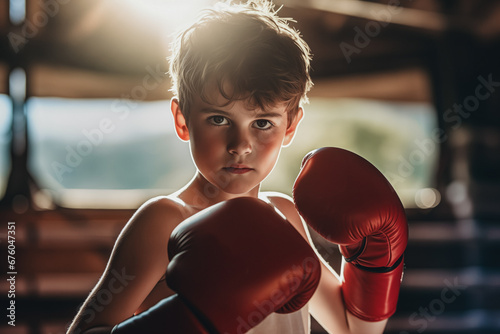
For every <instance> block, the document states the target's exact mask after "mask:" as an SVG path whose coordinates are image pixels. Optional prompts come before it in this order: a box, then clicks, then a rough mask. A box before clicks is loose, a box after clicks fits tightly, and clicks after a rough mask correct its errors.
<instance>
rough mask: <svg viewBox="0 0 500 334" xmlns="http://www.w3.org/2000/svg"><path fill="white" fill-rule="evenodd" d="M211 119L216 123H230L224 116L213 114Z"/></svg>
mask: <svg viewBox="0 0 500 334" xmlns="http://www.w3.org/2000/svg"><path fill="white" fill-rule="evenodd" d="M209 120H210V122H211V123H212V124H214V125H226V124H228V123H229V122H228V121H227V119H226V118H225V117H224V116H212V117H210V118H209Z"/></svg>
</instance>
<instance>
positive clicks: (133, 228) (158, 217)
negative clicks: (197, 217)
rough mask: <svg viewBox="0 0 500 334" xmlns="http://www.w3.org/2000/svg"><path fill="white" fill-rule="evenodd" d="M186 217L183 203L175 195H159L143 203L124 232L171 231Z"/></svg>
mask: <svg viewBox="0 0 500 334" xmlns="http://www.w3.org/2000/svg"><path fill="white" fill-rule="evenodd" d="M185 218H187V217H186V212H185V210H184V207H183V205H182V203H180V202H179V201H177V200H176V199H175V198H173V197H169V196H158V197H154V198H151V199H150V200H148V201H146V202H145V203H144V204H143V205H141V206H140V207H139V208H138V209H137V210H136V212H135V213H134V214H133V216H132V218H130V220H129V222H128V223H127V225H126V226H125V228H124V230H123V232H124V233H135V232H138V231H139V230H140V231H145V232H152V231H154V232H155V233H161V232H165V233H168V235H170V232H171V231H172V230H173V229H174V228H175V227H176V226H177V225H178V224H179V223H180V222H182V221H183V220H184V219H185Z"/></svg>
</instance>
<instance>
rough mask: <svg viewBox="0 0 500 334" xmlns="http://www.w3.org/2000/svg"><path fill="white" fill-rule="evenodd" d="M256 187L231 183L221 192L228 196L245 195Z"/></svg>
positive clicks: (254, 185)
mask: <svg viewBox="0 0 500 334" xmlns="http://www.w3.org/2000/svg"><path fill="white" fill-rule="evenodd" d="M238 183H240V184H238ZM256 187H258V184H252V185H250V184H241V182H234V183H233V182H231V183H230V184H228V185H226V187H224V188H223V189H221V190H222V191H224V192H225V193H227V194H230V195H247V194H248V193H249V192H251V191H252V190H253V189H255V188H256Z"/></svg>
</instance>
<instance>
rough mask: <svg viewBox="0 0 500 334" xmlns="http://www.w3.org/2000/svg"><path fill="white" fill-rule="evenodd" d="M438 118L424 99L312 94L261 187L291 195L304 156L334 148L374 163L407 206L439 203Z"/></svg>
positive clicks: (429, 205)
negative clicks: (385, 99) (435, 182)
mask: <svg viewBox="0 0 500 334" xmlns="http://www.w3.org/2000/svg"><path fill="white" fill-rule="evenodd" d="M436 128H437V118H436V115H435V111H434V109H433V107H432V106H431V105H429V104H425V103H400V102H397V103H396V102H383V101H379V100H369V99H341V98H339V99H329V98H318V97H316V98H311V99H310V104H308V105H306V106H305V117H304V119H303V121H302V123H301V124H300V126H299V129H298V132H297V135H296V137H295V139H294V142H293V143H292V145H291V146H290V147H289V148H285V149H284V150H283V151H282V153H281V156H280V160H279V161H278V164H277V166H276V168H275V169H274V170H273V172H272V174H271V175H270V176H269V178H268V179H267V180H266V181H265V184H264V185H263V188H264V189H270V190H276V191H281V192H284V193H288V194H291V189H292V185H293V182H294V180H295V178H296V176H297V174H298V172H299V169H300V164H301V161H302V158H303V157H304V155H305V154H306V153H307V152H309V151H311V150H313V149H316V148H319V147H324V146H336V147H341V148H345V149H348V150H350V151H353V152H355V153H357V154H359V155H361V156H362V157H364V158H365V159H367V160H368V161H370V162H371V163H372V164H374V165H375V166H376V167H377V168H378V169H379V170H380V171H381V172H382V173H383V174H384V175H385V176H386V177H387V179H388V180H389V181H390V182H391V183H392V185H393V187H394V188H395V189H396V191H397V192H398V194H399V196H400V198H401V200H402V202H403V204H404V205H405V207H420V208H428V207H433V206H436V205H437V204H438V203H439V193H438V192H437V191H436V190H435V189H433V188H432V187H433V180H432V178H433V176H434V173H435V170H436V166H437V158H438V153H439V144H438V142H437V141H435V140H434V137H433V135H434V133H435V129H436Z"/></svg>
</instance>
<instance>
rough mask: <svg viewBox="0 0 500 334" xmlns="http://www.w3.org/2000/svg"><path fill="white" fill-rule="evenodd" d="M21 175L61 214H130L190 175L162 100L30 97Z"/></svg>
mask: <svg viewBox="0 0 500 334" xmlns="http://www.w3.org/2000/svg"><path fill="white" fill-rule="evenodd" d="M27 115H28V123H29V138H30V156H29V162H28V164H29V169H30V171H31V173H32V175H34V177H35V178H36V180H37V182H38V184H39V186H40V187H41V188H42V189H44V191H45V192H46V194H49V195H50V196H52V197H53V198H54V199H55V200H56V202H58V203H59V204H60V205H63V206H69V207H108V208H109V207H136V206H137V205H139V204H140V203H142V202H143V201H144V200H146V199H147V198H149V197H151V196H152V195H155V194H168V193H169V192H171V191H173V190H176V189H178V188H180V187H181V186H182V185H184V184H185V183H186V182H188V181H189V179H190V178H191V177H192V176H193V175H194V170H195V169H194V165H193V163H192V161H191V157H190V153H189V148H188V146H187V144H186V143H184V142H182V141H180V140H179V139H178V138H177V137H176V134H175V131H174V127H173V124H172V119H171V116H170V104H169V102H168V101H158V102H137V101H131V100H123V99H114V100H113V99H96V100H79V99H61V98H31V99H29V100H28V102H27Z"/></svg>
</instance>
